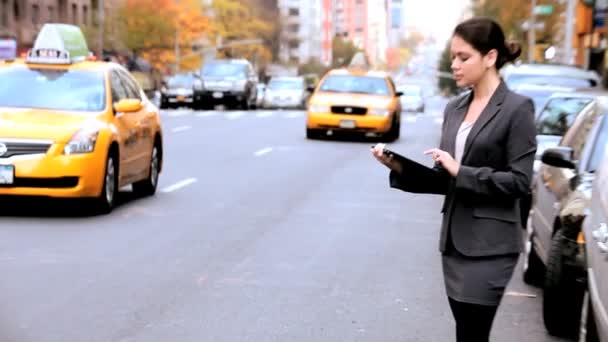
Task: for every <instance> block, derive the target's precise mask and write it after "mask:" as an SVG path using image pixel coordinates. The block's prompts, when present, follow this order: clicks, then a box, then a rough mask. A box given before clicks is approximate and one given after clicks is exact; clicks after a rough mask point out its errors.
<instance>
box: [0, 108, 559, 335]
mask: <svg viewBox="0 0 608 342" xmlns="http://www.w3.org/2000/svg"><path fill="white" fill-rule="evenodd" d="M444 104H445V100H443V99H439V98H435V99H431V100H429V104H428V105H427V112H426V113H424V114H418V115H413V114H408V115H406V116H405V117H404V120H403V124H402V138H401V139H400V140H399V141H398V142H396V143H394V144H392V148H393V149H394V150H396V151H399V152H402V153H404V154H406V155H409V156H412V157H414V158H415V159H418V160H420V161H422V162H424V163H426V164H428V163H429V161H428V160H427V158H426V156H424V155H423V154H422V151H423V150H425V149H427V148H430V147H435V145H436V143H437V141H438V139H439V128H440V125H441V120H442V108H443V106H444ZM162 117H163V125H164V130H165V158H166V159H165V169H164V172H163V173H162V174H161V180H160V188H159V192H158V194H157V195H156V196H155V197H153V198H148V199H134V198H132V196H130V194H129V192H128V189H126V190H125V192H124V193H123V194H122V195H121V205H120V206H119V207H118V208H117V209H116V210H115V211H114V212H113V213H112V214H110V215H107V216H91V215H89V213H87V211H86V210H85V207H82V206H81V205H79V203H76V202H73V201H47V200H35V201H32V200H18V201H13V200H9V201H3V202H1V206H2V209H1V210H0V211H1V213H2V214H1V215H2V216H0V274H2V275H3V276H2V279H1V280H0V303H1V304H0V341H4V342H9V341H18V342H29V341H49V342H51V341H52V342H54V341H57V342H66V341H91V342H96V341H120V342H126V341H146V342H148V341H196V342H199V341H425V342H426V341H441V342H444V341H451V340H454V326H453V322H452V317H451V313H450V311H449V306H448V303H447V300H446V297H445V295H444V290H443V281H442V277H441V264H440V256H439V253H438V250H437V247H438V233H439V228H440V227H439V222H440V213H439V209H440V208H439V206H440V203H441V198H440V197H438V196H431V195H412V194H406V193H403V192H399V191H396V190H391V189H389V187H388V172H387V170H386V169H385V168H384V167H383V166H381V165H380V164H378V163H377V162H376V161H375V160H374V159H373V158H372V157H371V155H370V153H369V146H370V143H371V142H370V141H366V140H354V141H338V140H334V139H329V140H320V141H309V140H306V139H305V137H304V123H305V121H304V120H305V118H304V112H302V111H290V110H288V111H263V110H262V111H250V112H237V111H228V112H225V111H207V112H194V111H191V110H188V109H178V110H170V111H165V112H163V113H162ZM540 308H541V297H540V292H539V291H538V290H537V289H535V288H531V287H528V286H526V285H524V284H523V283H522V281H521V273H520V271H519V270H518V271H517V272H516V274H515V276H514V277H513V280H512V282H511V285H510V287H509V292H508V294H507V296H506V297H505V299H504V302H503V305H502V307H501V309H500V311H499V313H498V316H497V318H496V321H495V324H494V330H493V335H492V336H493V337H492V341H497V342H507V341H508V342H511V341H520V342H527V341H530V342H548V341H559V340H557V339H554V338H550V337H548V336H546V334H545V331H544V328H543V326H542V316H541V311H540Z"/></svg>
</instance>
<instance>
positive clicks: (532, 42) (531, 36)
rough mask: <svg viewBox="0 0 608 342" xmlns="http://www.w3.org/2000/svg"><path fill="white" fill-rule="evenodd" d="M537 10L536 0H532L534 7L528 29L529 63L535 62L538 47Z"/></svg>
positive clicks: (532, 7)
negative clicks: (535, 10) (535, 11)
mask: <svg viewBox="0 0 608 342" xmlns="http://www.w3.org/2000/svg"><path fill="white" fill-rule="evenodd" d="M535 8H536V0H532V6H531V11H530V22H529V24H530V25H529V28H528V62H529V63H532V62H534V49H535V46H536V18H535V15H534V9H535Z"/></svg>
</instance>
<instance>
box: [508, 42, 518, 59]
mask: <svg viewBox="0 0 608 342" xmlns="http://www.w3.org/2000/svg"><path fill="white" fill-rule="evenodd" d="M505 47H506V49H507V57H508V58H507V59H508V60H509V61H510V62H512V61H514V60H516V59H517V57H519V56H520V55H521V45H520V44H519V43H518V42H514V41H507V42H505Z"/></svg>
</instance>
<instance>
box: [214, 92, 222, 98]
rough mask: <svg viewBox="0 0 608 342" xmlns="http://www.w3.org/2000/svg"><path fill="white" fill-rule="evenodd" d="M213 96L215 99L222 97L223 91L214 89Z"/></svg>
mask: <svg viewBox="0 0 608 342" xmlns="http://www.w3.org/2000/svg"><path fill="white" fill-rule="evenodd" d="M213 97H214V98H216V99H221V98H222V97H224V93H222V92H220V91H216V92H215V93H213Z"/></svg>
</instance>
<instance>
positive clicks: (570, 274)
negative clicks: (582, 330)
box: [543, 230, 585, 337]
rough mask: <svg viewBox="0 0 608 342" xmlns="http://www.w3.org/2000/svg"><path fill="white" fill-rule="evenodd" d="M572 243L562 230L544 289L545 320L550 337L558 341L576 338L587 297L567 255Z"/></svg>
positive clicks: (552, 250)
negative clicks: (559, 339)
mask: <svg viewBox="0 0 608 342" xmlns="http://www.w3.org/2000/svg"><path fill="white" fill-rule="evenodd" d="M570 243H574V244H576V242H572V241H569V240H567V239H566V237H565V236H564V234H563V231H562V230H558V231H557V232H555V234H554V235H553V239H552V241H551V247H550V249H549V256H548V259H547V271H546V273H545V284H544V289H543V319H544V323H545V328H546V329H547V331H548V332H549V334H551V335H553V336H559V337H574V336H576V334H577V331H578V327H579V325H580V319H581V309H582V306H583V297H584V294H585V290H584V286H583V284H582V282H578V281H577V279H576V278H577V272H576V269H575V268H576V266H574V265H572V263H571V262H568V257H567V256H566V255H564V251H566V250H567V249H569V248H576V247H575V246H569V244H570Z"/></svg>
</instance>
